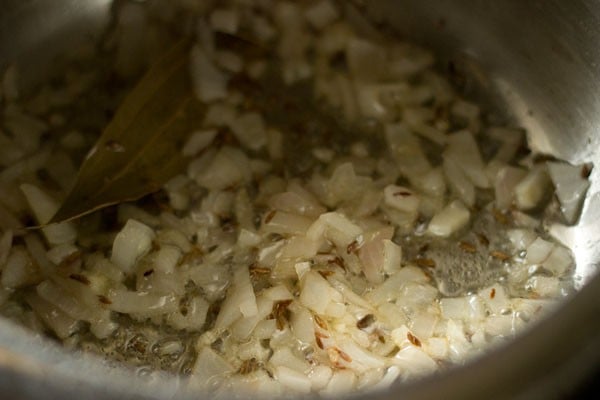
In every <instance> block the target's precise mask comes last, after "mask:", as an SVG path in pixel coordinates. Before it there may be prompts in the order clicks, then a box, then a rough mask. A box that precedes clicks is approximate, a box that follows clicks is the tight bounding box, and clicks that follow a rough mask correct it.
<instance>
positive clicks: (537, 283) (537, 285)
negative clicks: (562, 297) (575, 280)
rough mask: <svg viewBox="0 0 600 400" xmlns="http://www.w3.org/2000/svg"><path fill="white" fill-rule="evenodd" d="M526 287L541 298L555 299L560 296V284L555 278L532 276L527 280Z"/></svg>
mask: <svg viewBox="0 0 600 400" xmlns="http://www.w3.org/2000/svg"><path fill="white" fill-rule="evenodd" d="M527 287H530V288H531V289H532V290H533V291H534V292H535V293H537V294H539V295H540V296H542V297H556V296H558V295H559V294H560V282H559V280H558V278H556V277H549V276H534V277H533V278H531V279H529V281H528V283H527Z"/></svg>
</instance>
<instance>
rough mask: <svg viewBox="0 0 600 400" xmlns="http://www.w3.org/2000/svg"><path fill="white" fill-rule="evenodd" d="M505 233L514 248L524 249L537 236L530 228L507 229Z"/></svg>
mask: <svg viewBox="0 0 600 400" xmlns="http://www.w3.org/2000/svg"><path fill="white" fill-rule="evenodd" d="M506 234H507V236H508V239H509V240H510V242H511V243H512V245H513V247H514V248H515V250H525V249H526V248H527V247H529V245H530V244H531V243H533V241H534V240H535V239H536V238H537V236H536V234H535V232H533V231H532V230H530V229H509V230H508V231H506Z"/></svg>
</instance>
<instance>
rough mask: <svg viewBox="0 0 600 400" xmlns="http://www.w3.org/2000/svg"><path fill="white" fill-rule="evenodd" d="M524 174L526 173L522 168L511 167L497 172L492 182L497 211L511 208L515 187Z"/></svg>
mask: <svg viewBox="0 0 600 400" xmlns="http://www.w3.org/2000/svg"><path fill="white" fill-rule="evenodd" d="M526 174H527V172H526V171H525V170H523V169H522V168H517V167H511V166H506V167H503V168H500V170H498V173H497V174H496V180H495V182H494V190H495V194H496V207H497V208H498V209H500V210H506V209H508V208H509V207H510V206H511V204H512V201H513V194H514V191H515V187H516V186H517V184H518V183H519V182H521V180H522V179H523V178H524V177H525V175H526Z"/></svg>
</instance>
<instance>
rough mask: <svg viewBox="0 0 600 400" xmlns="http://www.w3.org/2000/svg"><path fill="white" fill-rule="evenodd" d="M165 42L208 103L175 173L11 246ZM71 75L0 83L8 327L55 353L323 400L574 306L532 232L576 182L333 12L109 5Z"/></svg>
mask: <svg viewBox="0 0 600 400" xmlns="http://www.w3.org/2000/svg"><path fill="white" fill-rule="evenodd" d="M179 35H186V36H188V37H192V38H193V42H194V43H193V45H192V46H191V47H190V65H189V70H190V74H191V78H192V79H191V82H192V85H193V92H194V95H195V96H196V97H197V99H199V100H200V101H201V102H202V104H204V109H203V112H201V113H200V112H199V113H198V116H197V118H198V123H199V125H200V126H201V127H200V128H199V129H197V130H195V131H192V132H189V139H188V140H187V142H186V143H185V145H184V146H183V148H182V149H181V154H180V157H183V158H185V159H186V162H187V168H186V169H185V170H183V171H182V172H181V174H179V175H177V176H173V177H172V179H171V180H169V182H168V183H166V184H165V185H164V187H163V188H162V190H161V191H160V192H158V193H156V194H154V195H150V196H147V197H145V198H143V199H141V200H139V201H136V202H127V203H122V204H120V205H117V206H113V207H109V208H107V209H104V210H101V211H97V212H94V213H93V214H91V215H89V216H86V217H83V218H81V219H79V220H75V221H69V222H62V223H59V224H54V225H49V226H46V227H44V228H42V229H41V230H25V229H24V227H25V226H27V225H36V224H43V223H45V222H47V221H49V220H50V219H51V217H52V216H53V214H54V213H55V212H56V210H57V209H58V207H59V206H60V203H61V201H62V199H64V198H65V196H66V194H67V193H68V191H69V189H70V187H71V186H72V184H73V182H74V180H75V178H76V173H77V167H78V165H80V163H81V162H82V160H83V157H84V154H85V153H86V152H87V151H88V150H89V149H90V148H91V147H92V146H93V144H94V142H95V140H96V139H97V138H98V136H99V135H100V133H101V132H102V130H103V128H104V127H105V126H106V124H107V123H108V121H109V120H110V117H111V116H112V115H113V114H114V112H115V110H116V108H117V107H118V104H119V102H120V101H121V100H122V98H123V96H124V95H125V94H126V93H127V91H128V90H130V87H131V82H134V81H135V80H136V79H138V78H139V76H140V74H141V73H142V72H143V70H144V69H145V68H147V67H148V66H149V65H150V64H151V63H152V62H153V61H155V60H156V59H158V58H160V55H161V54H163V53H164V51H165V50H166V49H167V48H168V47H169V45H170V43H173V41H174V39H175V38H176V37H177V36H179ZM67 65H68V68H67V69H66V70H64V71H63V73H61V74H60V75H58V76H56V77H55V78H54V79H52V80H49V81H47V82H46V83H44V84H43V85H41V86H39V87H37V88H36V90H34V91H32V92H30V93H29V92H28V93H27V94H24V93H21V91H20V90H19V86H18V79H17V78H18V68H17V67H16V66H11V67H9V68H8V69H7V70H6V71H5V73H4V77H3V79H2V82H1V95H0V97H1V101H2V105H3V116H2V120H1V121H2V124H1V127H0V143H1V146H0V165H1V170H0V230H1V234H0V268H1V275H0V303H1V312H2V314H3V315H5V316H6V317H8V318H11V319H13V320H15V321H18V322H19V323H20V324H23V325H25V326H27V327H29V328H30V329H32V330H33V331H35V332H40V333H43V334H45V335H49V336H50V337H52V338H54V339H56V340H58V341H60V342H61V343H63V344H64V346H66V347H67V348H71V349H73V350H74V351H75V350H81V351H86V352H93V353H97V354H99V355H101V356H103V357H106V358H107V359H109V360H112V361H114V362H115V363H126V364H128V365H131V366H134V367H135V368H138V369H139V371H140V373H151V372H150V371H156V370H160V371H167V372H170V373H175V374H180V375H182V376H185V377H188V378H189V380H188V382H189V385H191V386H194V387H198V388H200V389H202V390H210V391H214V392H215V393H217V394H218V393H226V392H229V391H230V390H234V391H252V392H259V393H265V394H270V395H282V394H304V393H309V392H315V393H319V394H321V395H324V396H329V395H336V394H339V393H346V392H350V391H356V390H367V389H369V390H371V389H379V388H385V387H387V386H389V385H391V384H392V383H393V382H394V381H396V380H402V381H404V380H407V379H411V378H413V377H417V376H422V375H424V374H429V373H434V372H436V371H439V370H443V369H445V368H448V367H450V366H452V365H455V364H460V363H463V362H464V361H465V360H468V359H471V358H473V357H475V356H477V355H479V354H481V353H482V352H485V351H487V350H488V349H490V348H492V347H494V346H496V345H498V344H500V343H503V342H505V341H506V340H507V339H510V338H513V337H514V336H515V334H517V333H518V332H520V331H521V330H523V329H524V328H525V327H527V326H528V324H531V322H532V321H534V320H536V319H538V318H539V317H540V316H541V315H543V314H544V313H545V312H547V311H548V310H550V309H551V308H552V307H553V305H554V304H556V303H557V301H559V300H560V298H562V297H564V296H565V295H567V294H568V293H569V292H570V291H572V273H573V269H574V261H573V258H572V255H571V253H570V251H569V250H568V249H567V248H566V247H564V246H563V245H561V244H560V243H558V242H557V241H556V240H555V239H553V238H552V237H550V236H549V234H548V233H547V230H546V229H545V228H546V225H547V222H548V221H554V222H556V221H561V222H562V223H565V224H572V223H575V222H576V220H577V218H578V214H579V210H580V207H581V202H582V199H583V198H584V197H585V192H586V189H587V187H588V184H589V183H588V181H587V175H588V173H589V168H588V167H587V166H573V165H569V164H567V163H565V162H562V161H559V160H555V159H552V158H550V157H545V156H543V155H542V156H540V155H536V154H532V153H530V152H529V151H528V150H527V148H526V140H525V132H524V131H523V130H521V129H519V128H515V127H510V126H502V125H499V124H497V122H494V119H493V118H491V117H490V116H489V115H487V114H486V113H485V112H484V111H483V110H482V108H481V107H480V106H479V105H478V104H476V103H473V102H472V101H469V100H467V99H465V98H463V97H462V96H461V94H460V90H458V89H456V88H455V87H453V83H452V80H451V77H450V78H449V77H448V76H447V75H446V74H444V73H443V72H441V69H440V67H439V65H438V64H436V60H435V58H434V56H433V54H432V53H431V52H429V51H428V50H426V49H423V48H421V47H418V46H416V45H413V44H411V43H406V42H403V41H401V40H399V39H397V38H395V39H393V40H392V39H390V36H389V35H383V34H382V33H380V32H379V31H378V30H377V29H375V28H374V27H373V26H370V25H369V24H368V23H367V22H366V21H364V20H362V19H361V17H360V15H358V14H357V13H356V12H354V13H352V12H349V11H348V9H347V7H346V6H344V4H341V2H336V1H333V0H316V1H302V2H291V1H271V0H229V1H219V2H215V1H193V0H187V1H183V0H180V1H172V2H166V1H165V2H160V1H146V2H134V1H132V2H129V1H120V2H117V3H116V4H115V5H114V19H113V22H112V24H111V26H110V28H109V30H108V32H107V34H106V35H105V36H103V37H102V40H101V41H100V43H97V42H96V43H88V44H85V45H82V46H81V47H78V48H76V49H74V50H73V54H70V55H69V58H68V63H67ZM248 84H250V85H256V86H255V87H256V88H258V89H257V90H254V91H252V92H251V93H249V92H248V91H247V90H245V87H247V86H248ZM167 100H168V99H167ZM273 109H275V110H277V112H278V113H279V114H281V117H282V118H279V119H277V118H273V112H272V111H273ZM282 119H283V121H282ZM286 119H290V120H293V121H296V122H294V123H286V122H285V120H286ZM297 121H300V123H298V122H297ZM332 121H333V122H332ZM113 145H114V151H119V143H113ZM156 168H160V165H157V166H156Z"/></svg>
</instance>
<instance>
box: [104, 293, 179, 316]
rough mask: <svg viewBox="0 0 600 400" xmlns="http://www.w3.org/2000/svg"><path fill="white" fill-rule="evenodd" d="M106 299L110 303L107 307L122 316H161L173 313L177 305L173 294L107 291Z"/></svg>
mask: <svg viewBox="0 0 600 400" xmlns="http://www.w3.org/2000/svg"><path fill="white" fill-rule="evenodd" d="M107 297H108V298H109V299H110V301H111V304H110V305H109V306H108V307H109V308H110V309H111V310H113V311H117V312H120V313H124V314H132V313H139V314H143V315H147V316H152V315H162V314H168V313H171V312H173V311H175V310H176V309H177V305H178V301H177V298H176V297H175V296H174V295H173V294H165V295H157V294H154V293H149V292H133V291H128V290H109V293H108V295H107Z"/></svg>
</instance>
